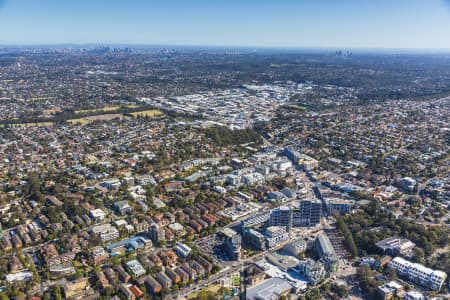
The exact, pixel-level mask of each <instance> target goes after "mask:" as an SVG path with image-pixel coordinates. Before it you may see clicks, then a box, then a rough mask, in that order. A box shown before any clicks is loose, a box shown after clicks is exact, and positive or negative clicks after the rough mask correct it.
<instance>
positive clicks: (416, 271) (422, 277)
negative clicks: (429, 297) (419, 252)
mask: <svg viewBox="0 0 450 300" xmlns="http://www.w3.org/2000/svg"><path fill="white" fill-rule="evenodd" d="M388 266H389V267H390V268H392V269H395V270H396V271H397V272H398V273H399V275H403V276H406V277H407V278H409V279H410V280H411V281H413V282H416V283H418V284H420V285H423V286H424V287H427V288H429V289H432V290H435V291H439V290H440V289H441V288H442V286H443V284H444V282H445V279H446V278H447V274H446V273H445V272H443V271H439V270H433V269H430V268H427V267H425V266H423V265H421V264H416V263H412V262H410V261H408V260H406V259H403V258H401V257H396V258H394V259H393V260H392V261H391V262H389V265H388Z"/></svg>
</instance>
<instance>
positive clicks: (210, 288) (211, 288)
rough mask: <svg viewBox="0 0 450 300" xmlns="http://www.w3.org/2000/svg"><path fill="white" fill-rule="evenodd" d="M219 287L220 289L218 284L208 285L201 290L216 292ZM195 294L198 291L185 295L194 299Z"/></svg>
mask: <svg viewBox="0 0 450 300" xmlns="http://www.w3.org/2000/svg"><path fill="white" fill-rule="evenodd" d="M219 289H220V286H219V285H210V286H208V287H206V288H204V289H203V290H202V291H204V290H206V291H211V292H213V293H217V292H218V291H219ZM197 295H198V292H195V293H192V294H189V295H188V296H187V298H188V299H194V298H195V297H197Z"/></svg>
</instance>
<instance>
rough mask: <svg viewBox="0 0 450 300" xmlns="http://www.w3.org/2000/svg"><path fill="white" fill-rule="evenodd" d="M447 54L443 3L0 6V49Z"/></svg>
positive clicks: (126, 1) (449, 40)
mask: <svg viewBox="0 0 450 300" xmlns="http://www.w3.org/2000/svg"><path fill="white" fill-rule="evenodd" d="M61 43H95V44H98V43H108V44H112V43H131V44H172V45H215V46H267V47H348V48H447V49H450V0H159V1H157V0H0V44H61Z"/></svg>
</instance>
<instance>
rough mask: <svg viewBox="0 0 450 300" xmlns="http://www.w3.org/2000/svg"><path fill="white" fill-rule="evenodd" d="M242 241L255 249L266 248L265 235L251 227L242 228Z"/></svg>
mask: <svg viewBox="0 0 450 300" xmlns="http://www.w3.org/2000/svg"><path fill="white" fill-rule="evenodd" d="M244 241H245V243H246V245H250V246H252V247H254V248H255V249H258V250H265V249H266V237H265V236H264V235H263V234H262V233H260V232H259V231H256V230H255V229H253V228H247V229H245V230H244Z"/></svg>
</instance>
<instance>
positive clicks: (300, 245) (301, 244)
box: [283, 240, 308, 256]
mask: <svg viewBox="0 0 450 300" xmlns="http://www.w3.org/2000/svg"><path fill="white" fill-rule="evenodd" d="M307 248H308V242H307V241H305V240H297V241H294V242H292V243H289V244H287V245H285V246H284V247H283V251H284V252H286V253H287V254H290V255H292V256H297V255H299V254H301V253H303V252H305V251H306V250H307Z"/></svg>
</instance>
